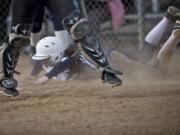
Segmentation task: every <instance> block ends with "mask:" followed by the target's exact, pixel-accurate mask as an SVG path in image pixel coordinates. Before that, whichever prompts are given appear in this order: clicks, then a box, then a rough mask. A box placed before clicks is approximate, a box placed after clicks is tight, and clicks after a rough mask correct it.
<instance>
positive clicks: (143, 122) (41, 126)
mask: <svg viewBox="0 0 180 135" xmlns="http://www.w3.org/2000/svg"><path fill="white" fill-rule="evenodd" d="M177 54H178V56H180V55H179V53H177ZM176 58H177V59H175V60H174V61H173V66H172V67H173V68H172V72H171V74H172V75H171V76H170V77H169V78H166V79H157V80H156V79H154V80H146V81H145V80H143V79H141V80H139V79H138V81H137V80H133V79H130V78H128V77H126V75H125V76H124V77H123V78H124V84H123V85H122V86H121V87H118V88H111V87H109V86H107V85H104V84H102V83H101V81H100V80H98V81H97V79H89V80H82V79H81V80H71V81H68V82H62V83H59V82H49V83H48V84H46V85H43V86H42V85H35V84H33V83H32V82H31V81H30V80H29V79H28V76H29V71H30V68H31V67H30V66H29V64H28V62H27V59H26V58H21V60H20V62H19V64H18V68H17V70H19V71H21V74H22V75H21V76H17V78H18V80H20V82H19V89H20V93H21V95H20V96H19V97H16V98H8V97H5V96H3V95H2V94H0V135H180V81H179V80H180V68H179V67H180V66H179V64H178V63H179V58H178V57H176ZM20 65H21V66H20Z"/></svg>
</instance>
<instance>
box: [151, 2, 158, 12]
mask: <svg viewBox="0 0 180 135" xmlns="http://www.w3.org/2000/svg"><path fill="white" fill-rule="evenodd" d="M152 11H153V12H154V13H158V12H159V0H152Z"/></svg>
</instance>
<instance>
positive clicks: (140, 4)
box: [136, 0, 145, 49]
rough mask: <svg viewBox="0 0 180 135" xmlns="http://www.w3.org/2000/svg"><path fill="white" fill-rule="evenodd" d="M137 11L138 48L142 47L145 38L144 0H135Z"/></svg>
mask: <svg viewBox="0 0 180 135" xmlns="http://www.w3.org/2000/svg"><path fill="white" fill-rule="evenodd" d="M136 2H137V12H138V33H139V38H138V40H139V49H142V47H143V45H144V38H145V12H144V0H136Z"/></svg>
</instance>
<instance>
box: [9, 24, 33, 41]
mask: <svg viewBox="0 0 180 135" xmlns="http://www.w3.org/2000/svg"><path fill="white" fill-rule="evenodd" d="M30 33H31V25H30V24H17V25H16V26H11V28H10V34H9V43H10V44H15V43H14V42H17V41H18V42H19V41H22V40H24V39H29V38H30Z"/></svg>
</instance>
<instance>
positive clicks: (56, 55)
mask: <svg viewBox="0 0 180 135" xmlns="http://www.w3.org/2000/svg"><path fill="white" fill-rule="evenodd" d="M67 47H68V45H65V44H63V42H62V41H61V40H60V39H59V38H58V37H53V36H49V37H45V38H43V39H41V40H40V41H39V42H38V43H37V46H36V54H35V55H34V56H33V57H32V58H33V59H34V60H43V59H47V58H49V61H50V63H52V64H56V63H58V62H59V61H60V60H61V59H62V58H63V56H64V51H65V50H66V49H67Z"/></svg>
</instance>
